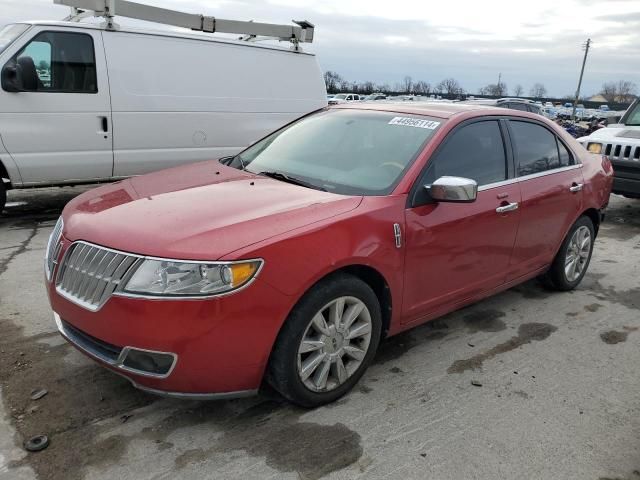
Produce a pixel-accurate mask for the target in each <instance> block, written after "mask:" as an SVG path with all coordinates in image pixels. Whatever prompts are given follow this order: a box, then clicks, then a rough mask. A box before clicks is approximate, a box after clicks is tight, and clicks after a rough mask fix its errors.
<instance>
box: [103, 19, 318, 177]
mask: <svg viewBox="0 0 640 480" xmlns="http://www.w3.org/2000/svg"><path fill="white" fill-rule="evenodd" d="M103 38H104V46H105V51H106V56H107V59H108V63H109V80H110V82H111V103H112V112H113V125H114V171H113V173H114V175H115V176H129V175H136V174H140V173H145V172H149V171H152V170H158V169H160V168H165V167H170V166H173V165H177V164H180V163H184V162H191V161H199V160H206V159H213V158H220V157H223V156H226V155H231V154H235V153H237V152H239V151H240V150H241V149H243V148H244V147H246V146H247V145H249V144H250V143H252V142H254V141H256V140H258V139H260V138H262V137H263V136H264V135H266V134H267V133H269V132H271V131H273V130H275V129H277V128H279V127H281V126H282V125H284V124H286V123H288V122H290V121H292V120H294V119H295V118H297V117H300V116H301V115H304V114H306V113H308V112H311V111H313V110H317V109H318V108H321V107H323V106H325V105H326V92H325V89H324V81H323V79H322V73H321V71H320V68H319V66H318V63H317V61H316V58H315V57H314V56H312V55H308V54H304V53H292V52H290V51H286V50H282V49H275V48H265V47H260V46H257V45H243V44H237V43H231V42H221V41H216V40H213V39H197V40H196V39H194V38H176V37H171V36H160V35H148V34H140V33H123V32H110V31H105V32H103ZM125 52H126V53H125ZM141 125H144V128H141Z"/></svg>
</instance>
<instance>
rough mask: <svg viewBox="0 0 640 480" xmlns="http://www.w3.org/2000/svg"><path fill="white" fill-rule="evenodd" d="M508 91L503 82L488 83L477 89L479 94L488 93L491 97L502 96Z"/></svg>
mask: <svg viewBox="0 0 640 480" xmlns="http://www.w3.org/2000/svg"><path fill="white" fill-rule="evenodd" d="M507 92H508V89H507V84H506V83H504V82H500V83H490V84H489V85H486V86H484V87H482V88H481V89H480V90H478V94H480V95H489V96H492V97H504V96H505V95H506V94H507Z"/></svg>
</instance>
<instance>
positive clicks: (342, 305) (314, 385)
mask: <svg viewBox="0 0 640 480" xmlns="http://www.w3.org/2000/svg"><path fill="white" fill-rule="evenodd" d="M371 332H372V320H371V314H370V312H369V309H368V308H367V306H366V305H365V304H364V302H362V301H361V300H359V299H358V298H355V297H339V298H336V299H334V300H332V301H331V302H329V303H328V304H326V305H325V306H324V307H322V308H321V309H320V310H319V311H318V312H317V313H316V314H315V315H314V316H313V318H312V319H311V321H310V322H309V325H308V326H307V328H306V330H305V332H304V335H303V336H302V341H301V342H300V346H299V347H298V375H299V378H300V380H301V381H302V382H303V383H304V385H305V387H307V388H308V389H309V390H311V391H313V392H327V391H331V390H334V389H336V388H338V387H339V386H340V385H342V384H343V383H344V382H346V381H347V379H349V377H351V376H352V375H353V374H354V373H355V372H356V371H357V370H358V368H359V367H360V365H361V364H362V362H363V361H364V358H365V356H366V354H367V351H368V350H369V345H370V343H371Z"/></svg>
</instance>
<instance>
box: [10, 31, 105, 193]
mask: <svg viewBox="0 0 640 480" xmlns="http://www.w3.org/2000/svg"><path fill="white" fill-rule="evenodd" d="M58 30H59V29H56V28H50V27H47V26H35V27H33V28H31V29H30V30H29V31H28V32H26V34H25V35H23V36H22V37H21V39H20V40H21V41H20V42H17V43H16V44H14V45H12V46H11V48H10V49H8V50H7V51H6V52H4V54H3V56H2V61H3V65H4V63H5V62H6V60H8V59H9V58H11V57H12V56H13V55H14V54H15V53H17V52H18V51H19V50H20V49H21V48H22V47H23V46H24V45H25V44H27V43H28V42H29V41H31V40H32V39H33V38H34V37H36V36H37V35H38V34H39V33H41V32H47V31H58ZM64 32H75V33H79V34H82V35H89V36H91V38H92V40H93V44H94V51H95V60H96V72H97V82H98V93H95V94H84V93H54V92H19V93H15V92H6V91H4V90H3V89H0V135H2V141H3V144H4V146H5V148H6V149H7V150H8V151H9V153H10V154H11V156H12V158H13V161H14V162H15V163H16V164H17V166H18V168H19V169H20V176H21V180H20V181H19V182H16V181H15V180H14V179H13V178H11V180H12V184H13V186H33V185H38V184H41V183H42V184H60V183H77V182H88V181H93V180H102V179H108V178H110V177H111V176H112V173H113V143H112V138H111V133H110V132H102V131H100V130H101V124H102V120H101V118H102V117H107V119H108V122H109V123H111V120H110V117H111V106H110V97H109V82H108V77H107V68H106V63H105V58H104V49H103V48H102V32H100V31H99V30H92V29H85V28H65V29H64Z"/></svg>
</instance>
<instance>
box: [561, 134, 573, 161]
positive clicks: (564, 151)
mask: <svg viewBox="0 0 640 480" xmlns="http://www.w3.org/2000/svg"><path fill="white" fill-rule="evenodd" d="M558 150H559V151H560V166H561V167H568V166H569V165H573V155H571V153H569V150H567V147H565V146H564V143H562V142H561V141H560V140H558Z"/></svg>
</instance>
